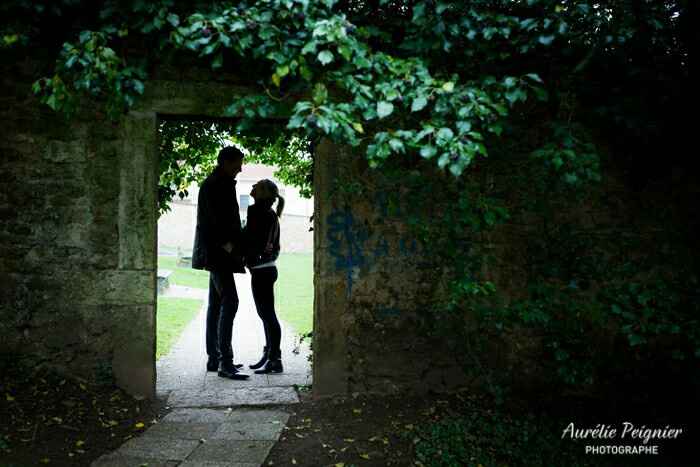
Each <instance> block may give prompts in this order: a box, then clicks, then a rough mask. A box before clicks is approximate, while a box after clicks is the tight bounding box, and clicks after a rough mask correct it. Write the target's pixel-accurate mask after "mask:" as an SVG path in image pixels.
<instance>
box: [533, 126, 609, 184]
mask: <svg viewBox="0 0 700 467" xmlns="http://www.w3.org/2000/svg"><path fill="white" fill-rule="evenodd" d="M551 127H552V133H553V135H552V138H551V140H550V141H549V142H548V143H546V144H545V145H544V146H543V147H541V148H539V149H537V150H535V151H533V153H532V156H533V157H535V158H536V159H539V160H541V161H542V162H543V163H544V166H545V167H546V168H547V169H548V171H549V172H550V177H551V178H553V179H554V182H555V183H556V184H563V185H565V186H566V187H567V188H572V189H574V190H578V191H581V189H583V188H586V187H588V186H590V185H594V184H596V183H597V182H599V181H600V180H601V176H600V160H599V159H600V157H599V154H598V152H597V150H596V148H595V146H594V144H593V143H592V141H591V139H590V136H588V135H587V134H586V132H585V131H584V130H583V129H582V128H581V127H580V125H568V126H565V125H562V124H561V123H558V122H555V123H553V124H552V125H551ZM577 133H578V134H577Z"/></svg>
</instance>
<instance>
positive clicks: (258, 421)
mask: <svg viewBox="0 0 700 467" xmlns="http://www.w3.org/2000/svg"><path fill="white" fill-rule="evenodd" d="M287 420H289V414H288V413H287V412H282V411H279V410H276V411H275V410H250V411H238V410H235V411H232V412H231V416H230V417H229V419H227V420H226V421H225V422H224V423H222V424H221V425H219V427H218V429H217V430H216V433H214V435H213V437H212V439H235V440H267V441H276V440H277V439H278V438H279V436H280V433H281V432H282V429H283V428H284V427H285V425H286V424H287Z"/></svg>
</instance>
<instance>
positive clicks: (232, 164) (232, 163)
mask: <svg viewBox="0 0 700 467" xmlns="http://www.w3.org/2000/svg"><path fill="white" fill-rule="evenodd" d="M216 160H217V163H218V164H219V167H220V168H221V169H222V170H223V171H224V173H225V174H226V175H228V176H230V177H235V176H236V175H238V174H239V173H240V172H241V167H242V165H243V153H242V152H241V151H240V149H238V148H236V147H233V146H227V147H225V148H223V149H221V151H219V156H218V157H217V159H216Z"/></svg>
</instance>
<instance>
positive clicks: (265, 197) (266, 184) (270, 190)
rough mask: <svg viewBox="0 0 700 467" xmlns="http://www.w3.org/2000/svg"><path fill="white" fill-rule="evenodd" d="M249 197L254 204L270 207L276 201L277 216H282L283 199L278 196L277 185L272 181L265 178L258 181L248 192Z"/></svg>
mask: <svg viewBox="0 0 700 467" xmlns="http://www.w3.org/2000/svg"><path fill="white" fill-rule="evenodd" d="M250 196H252V197H253V199H254V200H255V203H256V204H267V205H268V206H270V207H271V206H272V204H273V203H274V202H275V200H277V216H278V217H279V216H281V215H282V210H283V209H284V198H282V197H281V196H280V193H279V189H278V188H277V185H276V184H275V182H273V181H272V180H268V179H267V178H265V179H262V180H260V181H259V182H257V183H256V184H255V185H253V189H252V190H251V191H250Z"/></svg>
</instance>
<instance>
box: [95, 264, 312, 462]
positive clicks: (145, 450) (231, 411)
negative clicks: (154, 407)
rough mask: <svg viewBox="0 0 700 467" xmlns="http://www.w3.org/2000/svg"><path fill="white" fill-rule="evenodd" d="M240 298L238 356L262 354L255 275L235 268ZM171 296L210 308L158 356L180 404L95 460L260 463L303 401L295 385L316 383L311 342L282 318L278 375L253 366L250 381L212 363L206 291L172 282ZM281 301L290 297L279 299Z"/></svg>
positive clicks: (170, 394)
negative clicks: (303, 341)
mask: <svg viewBox="0 0 700 467" xmlns="http://www.w3.org/2000/svg"><path fill="white" fill-rule="evenodd" d="M235 278H236V286H237V288H238V294H239V300H240V306H239V309H238V314H237V315H236V319H235V322H234V325H233V328H234V329H233V351H234V355H235V361H236V363H244V364H245V365H246V367H247V365H248V364H250V363H253V362H256V361H257V360H258V359H259V357H260V353H261V351H262V347H263V345H264V333H263V330H262V323H261V321H260V318H258V316H257V313H256V312H255V305H254V303H253V299H252V294H251V291H250V275H236V276H235ZM164 296H175V297H185V298H200V299H203V300H204V301H205V304H204V307H203V309H202V310H201V311H200V313H199V314H198V315H197V317H196V318H195V319H194V320H192V322H191V323H190V324H189V325H188V326H187V327H186V328H185V331H184V332H183V334H182V336H181V337H180V339H179V340H178V342H177V343H176V344H175V345H174V346H173V348H172V349H171V351H170V353H169V354H168V355H167V356H165V357H163V358H161V359H160V360H159V361H158V362H157V363H156V368H157V371H158V381H157V386H156V388H157V392H158V397H159V398H166V399H167V403H166V405H168V406H169V407H171V408H172V409H173V410H172V411H171V412H170V413H169V414H168V415H167V416H166V417H164V418H163V419H162V420H161V421H160V422H159V423H158V424H155V425H153V426H152V427H150V428H149V429H148V430H147V431H146V432H145V433H144V434H143V435H141V436H140V437H138V438H135V439H132V440H129V441H128V442H127V443H125V444H124V445H123V446H121V447H120V448H119V449H118V450H117V451H115V452H113V453H110V454H107V455H105V456H102V457H101V458H99V459H97V460H96V461H95V462H93V464H92V466H93V467H126V466H129V467H132V466H134V467H138V466H142V465H144V464H147V465H148V467H159V466H183V467H185V466H191V467H196V466H201V467H224V466H231V467H253V466H256V467H257V466H260V465H261V464H262V462H263V461H264V460H265V458H266V457H267V455H268V454H269V452H270V449H271V448H272V446H273V445H274V443H275V441H276V440H277V439H278V438H279V435H280V433H281V432H282V429H283V427H284V426H285V424H286V423H287V420H288V418H289V413H288V412H287V407H288V405H289V404H295V403H298V402H299V398H298V396H297V393H296V390H295V389H294V387H293V385H295V384H297V385H307V384H311V376H310V368H309V362H308V360H307V357H308V355H309V353H310V352H309V349H308V347H307V346H306V345H303V346H299V345H298V342H297V338H296V336H295V335H294V333H293V332H292V331H291V330H290V329H289V327H288V326H286V325H285V324H284V323H281V324H282V362H283V363H284V370H285V371H284V373H283V374H279V375H256V374H254V373H253V372H252V371H250V370H246V372H248V373H250V374H251V377H250V379H249V380H247V381H233V380H229V379H225V378H220V377H218V376H217V374H216V373H215V372H207V371H206V368H205V367H206V361H207V356H206V351H205V346H204V326H205V319H206V291H205V290H201V289H193V288H188V287H179V286H170V288H169V289H168V290H167V292H166V293H165V295H164ZM277 306H278V308H281V307H283V306H284V303H283V302H281V301H280V300H278V303H277Z"/></svg>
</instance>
